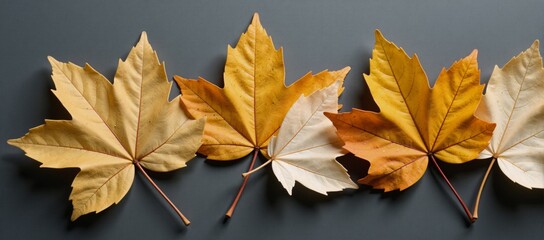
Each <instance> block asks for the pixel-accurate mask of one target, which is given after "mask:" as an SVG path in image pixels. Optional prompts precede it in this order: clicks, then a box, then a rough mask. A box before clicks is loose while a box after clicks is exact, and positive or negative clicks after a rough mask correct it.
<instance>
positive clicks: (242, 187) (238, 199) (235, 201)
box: [225, 147, 259, 218]
mask: <svg viewBox="0 0 544 240" xmlns="http://www.w3.org/2000/svg"><path fill="white" fill-rule="evenodd" d="M257 155H259V148H258V147H257V148H255V151H253V159H252V160H251V163H250V164H249V169H248V171H251V170H253V166H254V165H255V160H256V159H257ZM248 179H249V175H247V176H244V181H243V182H242V185H241V186H240V190H238V194H236V198H234V201H232V204H231V205H230V208H229V210H228V211H227V213H225V216H227V217H228V218H230V217H232V214H233V213H234V209H235V208H236V205H238V201H240V197H241V196H242V192H244V188H245V187H246V184H247V180H248Z"/></svg>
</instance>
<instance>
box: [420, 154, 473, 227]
mask: <svg viewBox="0 0 544 240" xmlns="http://www.w3.org/2000/svg"><path fill="white" fill-rule="evenodd" d="M429 156H430V157H431V160H432V162H433V164H434V166H435V167H436V169H438V172H440V175H442V178H443V179H444V181H446V183H447V184H448V186H449V187H450V189H451V191H452V192H453V194H454V195H455V197H456V198H457V200H458V201H459V203H460V204H461V206H462V207H463V210H465V213H466V214H467V217H468V219H469V220H470V222H471V223H473V222H474V221H475V220H476V219H474V218H473V217H472V213H470V211H469V210H468V207H467V205H466V204H465V201H463V199H462V198H461V196H460V195H459V193H457V190H455V188H454V187H453V185H452V184H451V182H450V180H449V179H448V177H446V174H444V172H442V169H441V168H440V166H439V165H438V162H436V159H435V158H434V155H433V154H429Z"/></svg>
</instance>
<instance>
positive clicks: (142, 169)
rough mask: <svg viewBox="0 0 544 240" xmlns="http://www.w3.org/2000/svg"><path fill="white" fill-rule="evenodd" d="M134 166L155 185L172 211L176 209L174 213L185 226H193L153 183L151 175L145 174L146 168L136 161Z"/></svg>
mask: <svg viewBox="0 0 544 240" xmlns="http://www.w3.org/2000/svg"><path fill="white" fill-rule="evenodd" d="M133 162H134V165H136V167H138V169H139V170H140V172H142V174H144V176H145V178H147V180H148V181H149V182H150V183H151V185H153V187H154V188H155V189H156V190H157V192H159V193H160V194H161V196H162V197H163V198H164V200H166V202H168V204H170V206H171V207H172V209H174V211H175V212H176V213H177V214H178V216H179V217H180V218H181V220H182V221H183V223H184V224H185V226H189V224H191V221H189V219H187V218H186V217H185V216H184V215H183V213H181V212H180V211H179V209H178V208H177V207H176V205H174V203H173V202H172V201H171V200H170V199H169V198H168V197H167V196H166V194H164V192H163V191H162V190H161V189H160V188H159V186H157V184H155V182H154V181H153V179H151V177H149V175H147V172H145V170H144V168H143V167H142V165H140V163H139V162H138V160H134V161H133Z"/></svg>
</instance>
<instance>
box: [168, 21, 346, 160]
mask: <svg viewBox="0 0 544 240" xmlns="http://www.w3.org/2000/svg"><path fill="white" fill-rule="evenodd" d="M348 71H349V67H346V68H344V69H342V70H339V71H333V72H329V71H323V72H320V73H318V74H316V75H312V74H311V73H308V74H306V75H304V76H303V77H302V78H300V79H299V80H298V81H296V82H294V83H293V84H292V85H290V86H288V87H286V86H285V83H284V75H285V69H284V63H283V50H282V49H281V48H280V49H279V50H276V49H275V47H274V43H273V42H272V38H271V37H270V36H268V35H267V33H266V30H265V29H264V28H263V26H262V25H261V23H260V21H259V15H258V14H255V15H254V17H253V21H252V23H251V24H250V25H249V27H248V29H247V32H246V33H244V34H242V36H241V37H240V40H239V41H238V44H237V45H236V47H235V48H232V47H230V46H229V48H228V54H227V61H226V64H225V73H224V80H225V87H224V88H219V87H217V86H216V85H214V84H213V83H210V82H208V81H206V80H205V79H203V78H199V79H198V80H190V79H185V78H183V77H180V76H175V77H174V79H175V80H176V82H177V83H178V85H179V86H180V88H181V91H182V93H183V96H182V101H183V103H184V105H185V106H187V110H188V112H189V113H190V114H191V115H192V116H194V117H203V116H206V117H207V120H206V127H205V129H204V138H203V144H202V147H201V148H200V149H199V153H202V154H204V155H206V156H207V157H208V159H213V160H234V159H238V158H241V157H244V156H246V155H248V154H249V153H251V152H252V151H254V149H256V148H258V149H261V150H262V151H263V153H265V152H264V151H265V150H266V147H267V146H268V142H269V141H270V138H271V137H272V136H273V135H274V134H275V133H276V132H277V131H278V129H279V128H280V125H281V123H282V121H283V118H284V117H285V114H287V111H289V109H290V108H291V106H292V105H293V103H294V102H295V101H296V100H297V99H298V98H299V97H300V95H302V94H304V95H309V94H311V93H313V92H315V91H316V90H319V89H323V88H324V87H327V86H329V85H331V84H332V83H333V82H335V81H336V80H341V81H343V80H344V77H345V76H346V74H347V73H348ZM342 90H343V87H341V88H340V90H339V92H341V91H342Z"/></svg>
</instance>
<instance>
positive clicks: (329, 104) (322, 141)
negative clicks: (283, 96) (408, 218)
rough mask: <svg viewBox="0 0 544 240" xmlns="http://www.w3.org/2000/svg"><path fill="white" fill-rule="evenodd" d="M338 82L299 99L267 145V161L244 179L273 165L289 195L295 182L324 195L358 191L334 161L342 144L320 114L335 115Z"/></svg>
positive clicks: (340, 153) (329, 124)
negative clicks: (330, 113) (348, 190)
mask: <svg viewBox="0 0 544 240" xmlns="http://www.w3.org/2000/svg"><path fill="white" fill-rule="evenodd" d="M339 86H340V83H339V82H337V83H335V84H333V85H331V86H329V87H327V88H325V89H323V90H320V91H317V92H315V93H313V94H311V95H310V96H309V97H305V96H301V97H300V98H299V99H298V100H297V101H296V102H295V103H294V104H293V106H292V107H291V109H290V110H289V111H288V112H287V115H286V116H285V119H284V120H283V123H282V124H281V127H280V129H279V131H278V135H277V137H275V136H274V137H272V139H271V140H270V144H269V145H268V154H269V155H270V159H269V160H268V161H267V162H266V163H264V164H262V165H261V166H259V167H258V168H255V169H254V170H252V171H251V172H249V173H245V174H244V176H246V175H248V174H251V173H253V172H255V171H257V170H259V169H261V168H263V167H264V166H266V165H267V164H270V163H272V170H273V171H274V175H276V178H277V179H278V181H279V182H280V183H281V184H282V185H283V187H284V188H285V190H287V192H288V193H289V195H291V194H292V189H293V187H294V185H295V181H298V182H299V183H301V184H302V185H304V186H305V187H307V188H309V189H311V190H313V191H315V192H318V193H321V194H324V195H327V192H332V191H341V190H343V189H345V188H355V189H356V188H358V186H357V184H355V183H353V182H352V181H351V179H350V177H349V175H348V174H347V170H346V169H345V168H344V167H343V166H342V165H341V164H340V163H338V162H337V161H336V160H335V158H336V157H338V156H341V155H344V154H345V151H344V150H343V149H342V141H341V140H340V139H339V138H338V136H337V135H336V131H335V128H334V126H333V125H332V123H331V121H330V120H329V119H328V118H327V117H325V115H324V114H323V112H325V111H327V112H337V110H338V88H339Z"/></svg>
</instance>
